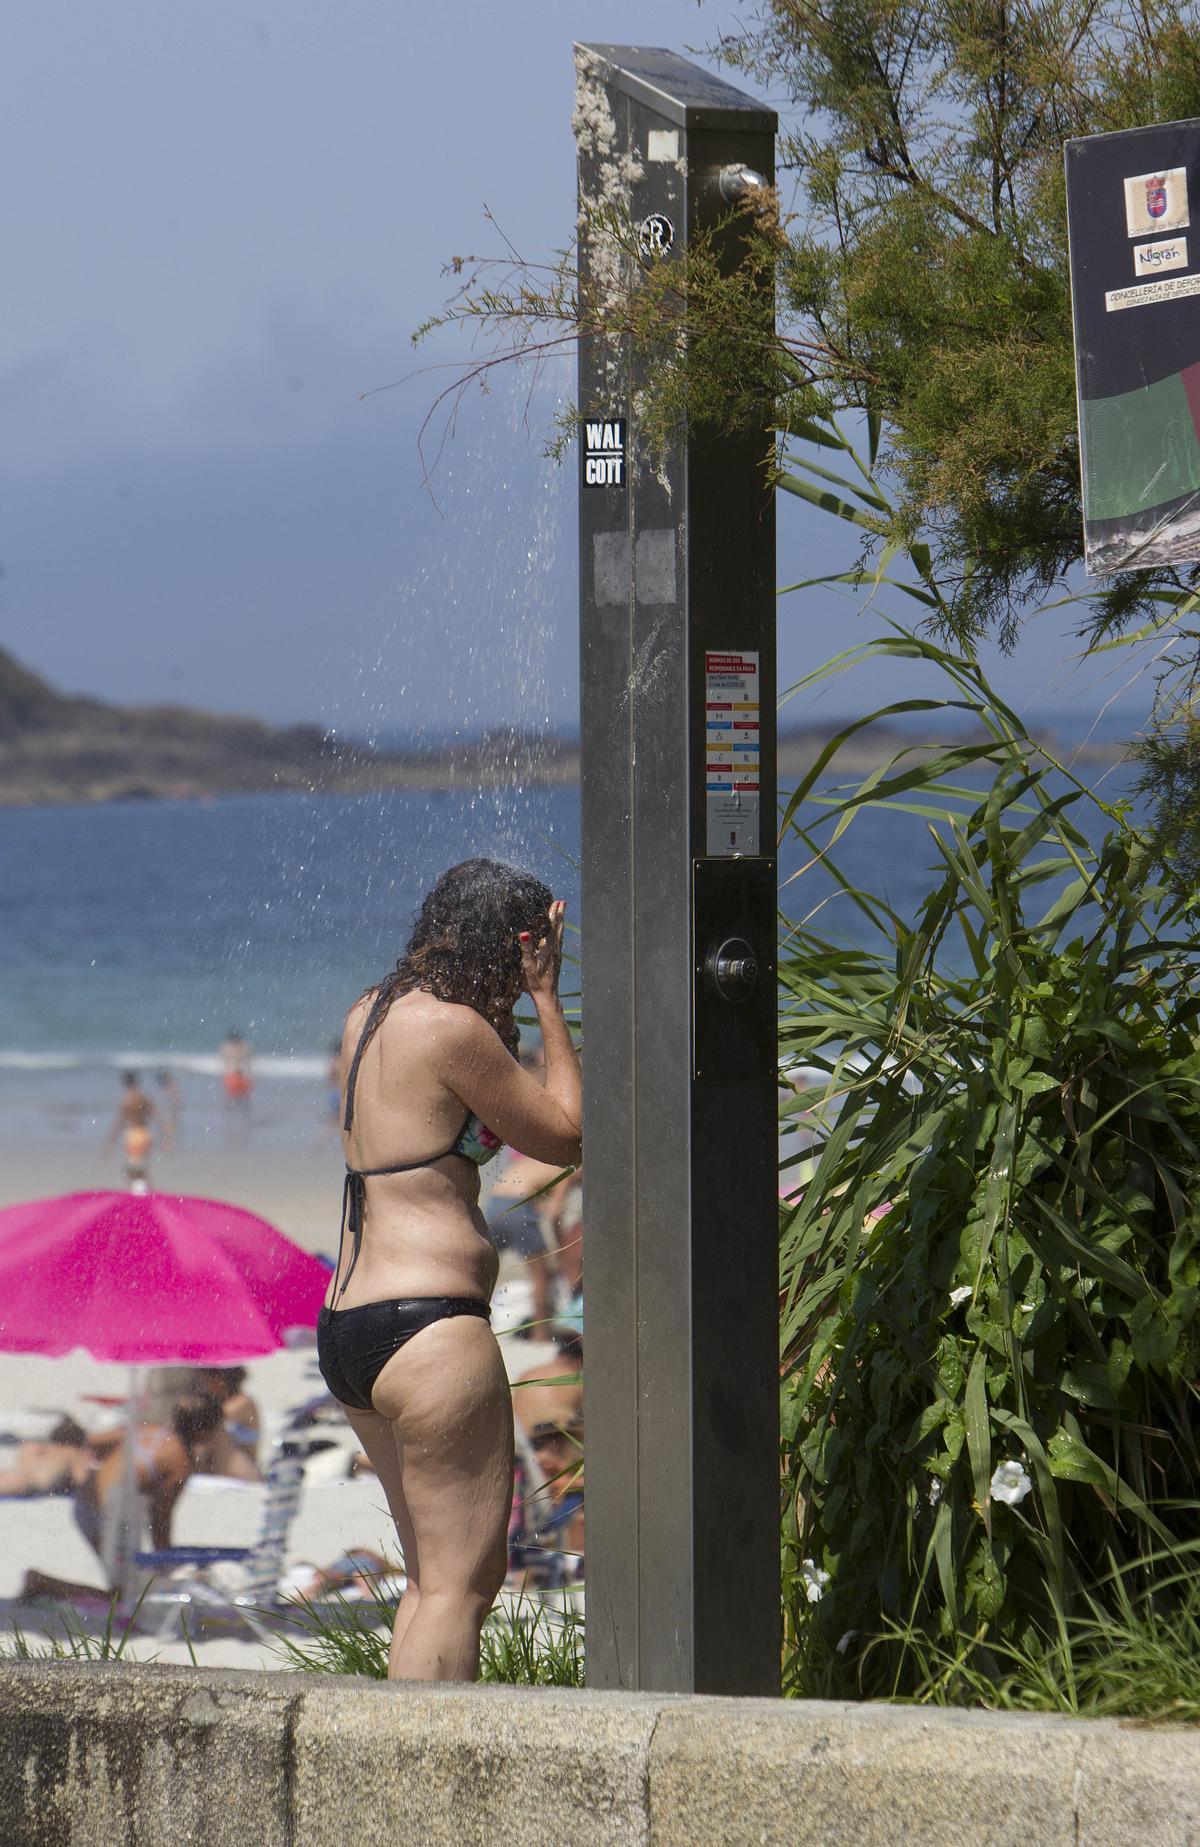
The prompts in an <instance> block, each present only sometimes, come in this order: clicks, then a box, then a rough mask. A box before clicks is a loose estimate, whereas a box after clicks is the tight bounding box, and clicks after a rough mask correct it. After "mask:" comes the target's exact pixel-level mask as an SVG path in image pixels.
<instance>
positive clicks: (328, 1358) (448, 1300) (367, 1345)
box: [317, 1295, 492, 1411]
mask: <svg viewBox="0 0 1200 1847" xmlns="http://www.w3.org/2000/svg"><path fill="white" fill-rule="evenodd" d="M454 1315H478V1316H479V1317H480V1319H481V1320H483V1321H490V1320H491V1318H492V1313H491V1310H490V1308H489V1307H488V1305H487V1303H486V1302H479V1301H476V1300H475V1299H474V1298H473V1297H471V1296H456V1295H418V1296H407V1297H405V1296H400V1297H398V1298H393V1299H392V1300H390V1301H387V1302H364V1303H363V1304H362V1305H361V1307H359V1308H339V1309H332V1308H323V1309H322V1310H321V1312H320V1314H319V1315H318V1316H317V1364H318V1366H319V1367H320V1368H321V1377H322V1378H323V1379H324V1381H325V1383H326V1385H327V1386H328V1387H329V1389H330V1391H331V1392H332V1393H333V1395H334V1397H335V1398H337V1399H339V1400H340V1401H341V1403H342V1404H348V1405H350V1406H351V1408H352V1409H353V1410H355V1411H370V1410H372V1409H373V1408H374V1407H373V1406H372V1403H371V1389H372V1387H373V1386H374V1384H375V1381H376V1379H377V1378H378V1377H379V1375H380V1373H381V1372H382V1371H383V1369H384V1367H385V1366H386V1365H387V1363H388V1361H389V1360H390V1359H391V1357H392V1355H393V1353H399V1351H400V1349H401V1347H402V1346H403V1345H404V1343H405V1341H407V1340H411V1339H412V1337H413V1335H414V1334H419V1333H420V1332H421V1329H422V1328H427V1327H432V1326H433V1323H434V1322H435V1321H448V1320H449V1319H450V1318H451V1317H452V1316H454Z"/></svg>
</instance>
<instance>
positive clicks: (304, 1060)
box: [0, 772, 1128, 1145]
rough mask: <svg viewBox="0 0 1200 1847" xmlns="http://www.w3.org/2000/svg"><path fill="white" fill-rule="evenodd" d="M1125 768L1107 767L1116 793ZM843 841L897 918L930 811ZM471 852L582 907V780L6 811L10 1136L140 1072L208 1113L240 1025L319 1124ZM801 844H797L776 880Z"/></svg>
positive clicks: (274, 1106)
mask: <svg viewBox="0 0 1200 1847" xmlns="http://www.w3.org/2000/svg"><path fill="white" fill-rule="evenodd" d="M1127 781H1128V772H1123V773H1122V775H1121V776H1120V777H1118V778H1114V777H1112V776H1110V777H1109V778H1108V780H1107V782H1106V786H1105V794H1106V796H1107V797H1108V798H1109V799H1113V800H1115V799H1116V798H1117V796H1118V795H1119V794H1120V793H1121V787H1122V785H1123V784H1124V783H1126V782H1127ZM1085 809H1086V805H1081V810H1085ZM1081 818H1083V815H1082V814H1081ZM809 819H810V821H811V820H813V819H815V811H813V810H810V811H809ZM1091 825H1092V827H1093V829H1094V831H1098V830H1099V818H1098V817H1096V816H1094V815H1093V820H1092V823H1091ZM818 831H820V830H818ZM822 837H827V830H826V835H825V836H822ZM835 852H836V856H837V859H838V861H839V864H840V866H841V868H842V870H843V872H844V873H845V874H846V876H847V877H848V878H849V879H850V880H851V881H852V882H853V883H855V884H857V885H859V886H861V887H862V888H864V889H865V890H868V891H872V892H874V893H876V894H877V895H878V896H880V897H882V898H883V899H884V900H885V901H886V902H887V903H888V904H889V905H890V906H891V907H892V908H893V909H894V910H896V911H897V912H898V913H899V914H900V915H901V916H906V917H911V916H913V915H914V914H915V912H916V910H917V907H918V906H919V904H920V902H921V900H922V898H923V897H924V896H925V894H926V893H927V892H928V890H929V889H930V886H931V885H932V883H933V882H934V875H933V868H934V866H935V864H936V854H935V851H934V848H933V844H932V842H931V841H930V839H929V837H928V832H927V828H926V824H925V822H924V821H923V820H922V819H921V818H920V817H919V816H913V815H903V814H899V815H897V814H891V813H884V812H881V811H879V810H873V809H870V808H867V809H864V810H863V812H862V813H861V814H860V815H859V816H858V817H857V818H856V820H855V822H854V824H853V825H852V826H851V827H850V829H849V830H848V831H847V832H846V833H845V834H844V836H843V837H842V838H841V839H840V840H839V841H838V843H837V846H836V849H835ZM474 854H483V855H487V856H489V857H494V858H500V859H505V860H508V861H510V862H511V863H513V864H517V865H520V866H524V867H527V868H528V869H529V870H531V871H533V872H536V873H537V874H538V875H539V876H540V877H541V878H543V879H544V880H545V882H546V883H547V884H548V885H550V886H551V887H552V889H553V890H554V891H555V893H556V894H557V895H559V896H561V897H563V898H565V899H566V900H567V904H568V916H569V919H570V921H571V922H572V923H574V924H576V925H577V924H578V923H579V791H578V788H576V787H574V786H562V787H552V788H541V789H525V790H517V789H514V788H510V787H506V788H501V789H495V790H489V791H484V792H468V791H431V790H417V791H409V790H405V791H388V792H385V793H376V794H370V795H357V796H330V795H325V796H304V795H296V794H288V795H277V796H269V795H260V796H241V797H226V798H223V799H220V800H215V801H209V802H195V801H193V802H161V803H137V804H133V803H124V804H116V803H114V804H107V805H97V806H90V807H75V808H69V807H68V808H38V809H21V810H13V809H9V810H0V867H2V868H3V875H2V880H0V944H2V948H0V966H2V967H3V980H2V981H0V1135H2V1137H3V1139H4V1141H6V1142H7V1143H9V1145H11V1144H12V1142H13V1140H14V1139H15V1138H18V1139H20V1138H32V1139H36V1140H38V1141H42V1140H45V1139H53V1140H57V1139H61V1138H63V1137H66V1138H68V1139H70V1138H72V1137H74V1136H88V1137H92V1138H94V1136H95V1132H96V1124H97V1122H98V1121H100V1120H101V1119H103V1120H105V1121H107V1119H108V1118H109V1116H110V1115H111V1113H112V1110H113V1108H114V1107H115V1103H116V1098H117V1088H118V1084H117V1074H118V1072H119V1071H120V1070H122V1069H126V1068H130V1069H135V1070H137V1071H139V1072H140V1073H141V1075H142V1077H143V1080H147V1079H149V1077H150V1075H151V1073H152V1072H154V1071H156V1070H158V1069H164V1068H165V1069H170V1070H171V1071H172V1072H173V1073H174V1074H175V1076H176V1079H177V1081H178V1082H179V1083H180V1085H181V1086H182V1088H183V1091H184V1093H185V1099H186V1101H187V1102H188V1104H189V1106H191V1108H192V1110H193V1113H194V1110H195V1109H196V1108H197V1107H199V1106H200V1105H202V1104H204V1103H205V1101H206V1100H207V1101H208V1102H209V1103H212V1102H214V1101H215V1100H216V1099H217V1098H218V1096H219V1091H218V1084H217V1079H218V1074H219V1061H218V1056H217V1052H218V1047H219V1046H220V1044H221V1042H222V1040H223V1039H224V1038H225V1037H226V1036H227V1034H228V1033H229V1032H230V1031H237V1032H240V1033H241V1034H242V1035H243V1036H244V1037H245V1038H246V1039H247V1040H249V1041H250V1043H251V1044H252V1046H253V1047H254V1058H255V1073H256V1094H255V1115H256V1124H255V1126H256V1131H257V1133H258V1134H259V1135H260V1136H261V1137H262V1138H265V1139H268V1140H271V1139H274V1140H280V1141H289V1140H300V1139H303V1138H305V1137H308V1138H311V1136H312V1133H313V1129H314V1125H319V1123H320V1121H321V1119H322V1114H323V1112H324V1111H325V1110H326V1109H327V1107H328V1105H327V1099H326V1072H327V1069H328V1064H329V1055H330V1049H331V1046H332V1044H333V1043H334V1041H335V1040H337V1039H338V1038H339V1037H340V1033H341V1023H342V1020H343V1017H344V1015H345V1011H346V1008H347V1006H348V1005H349V1004H350V1003H351V1002H352V1001H353V1000H354V999H355V998H356V997H357V996H358V995H359V994H361V993H362V991H363V990H364V988H366V987H367V986H368V985H370V984H371V983H372V982H374V981H376V980H378V978H379V977H380V976H381V975H382V974H384V973H386V972H387V970H388V969H390V968H391V967H393V966H394V964H395V961H396V958H397V956H398V955H399V953H400V951H401V950H402V948H403V945H404V942H405V940H406V938H407V935H408V931H409V928H410V926H411V924H412V921H413V917H414V914H415V912H416V909H417V906H418V904H419V903H420V900H421V897H422V895H423V894H424V892H425V891H426V890H428V888H429V886H430V885H431V884H432V883H433V881H434V879H435V878H436V877H437V876H438V874H439V873H440V872H442V871H444V870H445V868H446V867H447V866H450V865H453V864H454V863H455V862H456V861H458V860H461V859H465V858H467V857H469V856H471V855H474ZM809 857H810V856H809V853H808V851H807V849H806V848H805V847H804V846H803V845H802V844H801V843H799V842H797V841H792V842H790V843H789V844H788V845H786V846H785V849H784V852H783V854H782V855H781V877H782V878H783V879H784V880H785V881H787V880H788V879H789V877H790V875H791V874H793V873H794V872H796V870H797V869H798V868H799V867H801V866H802V865H805V864H806V863H807V861H808V859H809ZM781 896H782V904H783V908H784V909H785V911H786V912H787V914H788V915H789V916H790V917H793V918H798V917H802V916H804V915H805V914H807V913H808V912H810V911H811V910H812V909H813V908H814V906H817V905H821V909H820V911H819V914H818V916H817V918H816V919H815V920H814V923H815V927H816V928H818V929H819V931H820V933H821V934H822V935H824V936H828V937H831V938H837V937H842V938H850V939H854V938H858V939H860V940H861V939H862V938H863V936H864V931H865V926H864V924H863V920H862V918H861V916H860V915H859V913H858V912H857V911H856V910H855V907H854V906H853V904H852V903H850V901H849V900H847V899H846V898H844V897H841V896H838V895H837V893H836V888H835V886H834V884H833V882H832V881H831V880H830V879H829V878H828V876H827V875H826V874H825V873H824V872H823V870H822V868H821V867H820V866H819V865H818V866H816V867H813V868H811V869H810V870H808V871H806V872H805V873H804V875H803V877H802V878H799V879H796V880H794V881H793V882H791V883H786V882H785V883H784V885H783V889H782V894H781ZM823 900H824V903H822V901H823ZM1047 902H1049V898H1048V897H1047ZM580 950H581V941H580V938H579V937H578V936H577V935H576V934H574V933H573V932H572V933H570V934H569V935H568V952H569V954H571V955H577V954H578V953H579V952H580ZM564 990H565V991H568V992H569V991H571V990H574V991H575V992H576V993H577V992H578V971H577V969H576V968H573V967H571V966H568V968H567V970H566V973H565V977H564Z"/></svg>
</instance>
